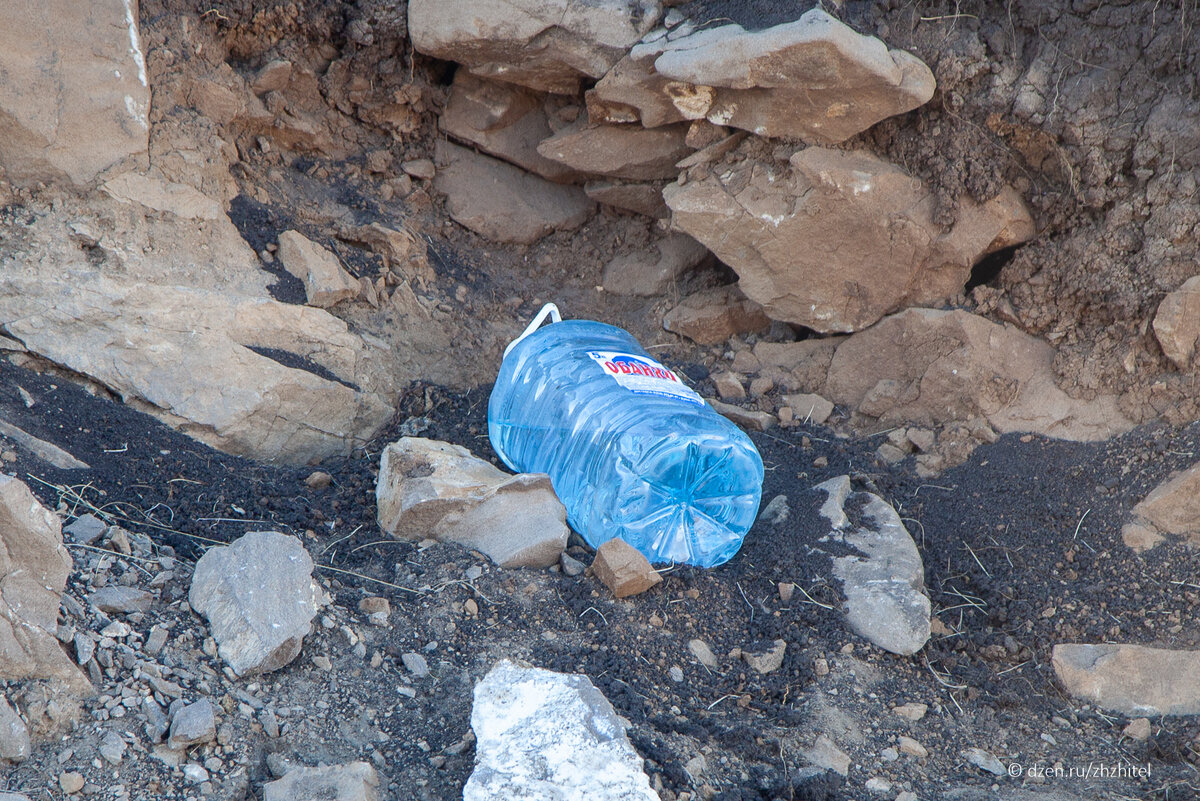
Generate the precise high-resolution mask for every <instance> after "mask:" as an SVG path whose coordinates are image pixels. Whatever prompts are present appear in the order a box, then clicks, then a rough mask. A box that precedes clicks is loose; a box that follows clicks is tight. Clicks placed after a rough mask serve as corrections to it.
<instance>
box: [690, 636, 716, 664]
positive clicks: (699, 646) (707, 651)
mask: <svg viewBox="0 0 1200 801" xmlns="http://www.w3.org/2000/svg"><path fill="white" fill-rule="evenodd" d="M688 650H689V651H691V652H692V656H694V657H696V661H697V662H699V663H700V664H702V665H704V666H705V667H706V668H711V669H713V670H715V669H716V668H717V666H718V665H719V664H720V663H719V662H718V661H717V655H716V654H714V653H713V652H712V649H711V648H709V647H708V643H706V642H705V641H704V640H698V639H697V640H688Z"/></svg>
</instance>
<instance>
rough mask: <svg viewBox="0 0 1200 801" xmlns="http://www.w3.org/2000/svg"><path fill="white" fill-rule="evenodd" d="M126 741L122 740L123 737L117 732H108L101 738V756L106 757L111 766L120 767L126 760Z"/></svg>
mask: <svg viewBox="0 0 1200 801" xmlns="http://www.w3.org/2000/svg"><path fill="white" fill-rule="evenodd" d="M125 748H126V745H125V741H124V740H122V739H121V735H119V734H117V733H116V732H115V731H107V732H105V733H104V736H103V737H101V738H100V747H99V749H98V750H99V751H100V756H102V757H104V758H105V759H106V760H107V761H108V762H109V763H110V764H113V765H119V764H121V760H122V759H124V758H125Z"/></svg>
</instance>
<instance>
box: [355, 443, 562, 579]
mask: <svg viewBox="0 0 1200 801" xmlns="http://www.w3.org/2000/svg"><path fill="white" fill-rule="evenodd" d="M375 499H376V508H377V514H378V518H379V525H380V527H381V528H382V529H383V530H384V531H386V532H388V533H389V534H391V535H393V536H395V537H400V538H403V539H412V540H421V539H425V538H427V537H432V538H434V539H438V540H445V541H448V542H456V543H458V544H460V545H463V546H466V547H468V548H474V549H476V550H479V551H482V552H483V553H485V554H487V555H488V557H489V558H491V560H492V561H493V562H495V563H496V564H498V565H500V566H501V567H522V566H530V567H546V566H548V565H552V564H554V563H556V562H557V561H558V558H559V555H560V554H561V553H562V551H563V548H565V547H566V544H567V536H568V534H569V533H570V532H569V531H568V530H567V524H566V520H567V510H566V509H565V508H564V507H563V505H562V503H561V502H560V501H559V500H558V496H557V495H555V494H554V487H553V486H552V485H551V483H550V477H549V476H547V475H545V474H544V473H521V474H519V475H515V476H514V475H509V474H508V473H505V472H502V471H501V470H499V469H498V468H496V467H493V466H492V465H491V464H489V463H487V462H485V461H483V460H482V459H480V458H479V457H477V456H475V455H473V454H472V453H471V452H470V451H468V450H467V449H466V448H464V447H462V446H461V445H453V444H450V443H448V442H438V441H437V440H432V439H425V438H423V437H404V438H402V439H400V440H398V441H397V442H393V443H392V444H390V445H388V446H387V447H386V448H384V449H383V455H382V456H381V457H380V463H379V479H378V483H377V484H376V487H375Z"/></svg>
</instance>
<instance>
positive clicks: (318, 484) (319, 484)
mask: <svg viewBox="0 0 1200 801" xmlns="http://www.w3.org/2000/svg"><path fill="white" fill-rule="evenodd" d="M332 483H333V476H331V475H329V474H328V473H326V472H325V471H324V470H314V471H313V472H311V473H309V475H308V478H306V479H304V486H306V487H308V488H309V489H312V490H323V489H325V488H326V487H328V486H329V485H330V484H332Z"/></svg>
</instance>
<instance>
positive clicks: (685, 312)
mask: <svg viewBox="0 0 1200 801" xmlns="http://www.w3.org/2000/svg"><path fill="white" fill-rule="evenodd" d="M770 324H771V321H770V320H769V319H767V315H766V314H764V313H763V310H762V307H760V306H759V305H758V304H757V303H755V302H754V301H752V300H749V299H747V298H746V297H745V296H744V295H743V294H742V293H741V291H740V290H739V289H738V288H737V287H736V286H733V285H729V286H721V287H716V288H715V289H704V290H701V291H700V292H697V293H695V294H694V295H689V296H688V297H686V298H684V299H683V301H681V302H680V304H679V305H678V306H676V307H675V308H674V309H671V311H669V312H667V314H666V315H665V316H664V317H663V328H665V329H667V330H668V331H672V332H674V333H676V334H682V335H683V336H685V337H687V338H688V339H690V340H692V341H693V342H697V343H699V344H701V345H716V344H717V343H720V342H724V341H725V340H727V339H729V338H730V337H731V336H733V335H734V334H746V333H750V332H753V331H762V330H763V329H765V328H767V327H768V326H769V325H770Z"/></svg>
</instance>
